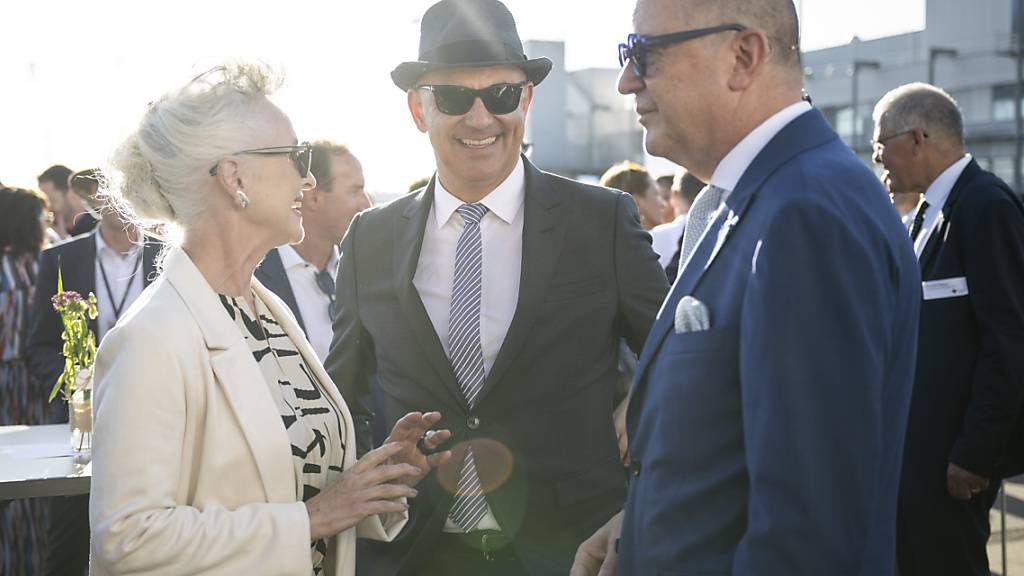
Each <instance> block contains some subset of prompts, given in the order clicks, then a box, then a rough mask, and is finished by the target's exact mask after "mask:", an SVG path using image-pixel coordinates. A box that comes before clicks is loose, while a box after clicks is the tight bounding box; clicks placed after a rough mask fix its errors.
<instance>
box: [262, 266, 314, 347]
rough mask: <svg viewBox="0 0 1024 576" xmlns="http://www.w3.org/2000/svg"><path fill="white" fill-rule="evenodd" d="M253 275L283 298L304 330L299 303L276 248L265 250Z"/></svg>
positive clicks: (304, 325)
mask: <svg viewBox="0 0 1024 576" xmlns="http://www.w3.org/2000/svg"><path fill="white" fill-rule="evenodd" d="M254 275H255V276H256V279H257V280H259V281H260V282H261V283H262V284H263V285H264V286H266V287H267V288H269V289H270V291H271V292H273V293H274V294H277V295H278V297H280V298H281V300H284V303H285V304H287V305H288V308H290V309H291V311H292V314H294V315H295V319H296V320H298V321H299V327H301V328H302V331H303V332H305V331H306V324H305V323H304V322H303V321H302V314H301V313H300V312H299V304H298V301H296V300H295V292H294V291H293V290H292V283H291V282H290V281H289V280H288V271H287V270H285V269H284V263H283V262H281V253H280V252H278V250H277V248H274V249H272V250H271V251H270V252H267V255H266V257H265V258H263V262H260V265H259V266H258V267H257V268H256V272H255V273H254Z"/></svg>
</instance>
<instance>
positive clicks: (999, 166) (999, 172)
mask: <svg viewBox="0 0 1024 576" xmlns="http://www.w3.org/2000/svg"><path fill="white" fill-rule="evenodd" d="M992 173H993V174H995V175H996V176H999V177H1000V178H1002V179H1003V182H1006V183H1007V184H1009V185H1010V186H1013V156H998V157H996V158H993V159H992Z"/></svg>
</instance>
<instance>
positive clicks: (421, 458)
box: [384, 412, 452, 486]
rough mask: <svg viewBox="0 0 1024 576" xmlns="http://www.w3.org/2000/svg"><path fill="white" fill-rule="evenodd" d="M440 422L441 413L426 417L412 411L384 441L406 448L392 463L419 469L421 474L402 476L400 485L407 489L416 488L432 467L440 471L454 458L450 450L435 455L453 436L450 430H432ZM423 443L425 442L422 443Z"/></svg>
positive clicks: (392, 458)
mask: <svg viewBox="0 0 1024 576" xmlns="http://www.w3.org/2000/svg"><path fill="white" fill-rule="evenodd" d="M440 421H441V413H440V412H427V413H426V414H423V413H420V412H410V413H408V414H406V415H405V416H402V418H401V420H399V421H398V422H395V427H394V428H393V429H392V430H391V434H390V435H389V436H388V439H387V440H385V441H384V442H385V444H387V443H390V442H395V443H398V444H400V445H401V446H402V449H401V450H399V451H398V452H396V453H395V455H394V456H392V457H391V459H390V460H389V462H390V463H392V464H396V463H404V464H409V465H411V466H415V467H416V469H417V470H418V471H419V473H418V474H416V475H414V476H404V477H402V479H400V480H399V482H402V483H403V484H405V485H407V486H415V485H416V484H417V483H419V481H420V480H422V479H423V477H424V476H426V475H427V474H428V473H429V472H430V469H431V468H436V467H437V466H438V465H440V464H443V463H445V462H447V461H448V459H449V458H451V457H452V453H451V451H450V450H445V451H444V452H436V453H434V450H437V448H438V447H439V446H441V445H442V444H444V443H445V442H447V441H448V439H449V438H451V437H452V433H451V432H450V431H448V430H436V431H435V430H430V427H431V426H433V425H434V424H437V423H438V422H440ZM421 440H422V443H420V441H421ZM421 448H422V449H421ZM424 452H427V453H429V455H428V454H426V453H424Z"/></svg>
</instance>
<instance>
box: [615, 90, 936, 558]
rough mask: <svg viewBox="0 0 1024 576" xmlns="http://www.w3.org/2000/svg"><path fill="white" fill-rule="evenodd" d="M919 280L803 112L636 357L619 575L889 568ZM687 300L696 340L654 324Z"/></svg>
mask: <svg viewBox="0 0 1024 576" xmlns="http://www.w3.org/2000/svg"><path fill="white" fill-rule="evenodd" d="M920 294H921V283H920V274H919V272H918V266H917V261H916V259H915V257H914V253H913V249H912V247H911V245H910V242H909V241H908V238H907V231H906V229H905V228H903V227H902V226H901V224H900V222H899V218H898V217H897V215H896V212H895V211H894V209H893V207H892V205H891V203H890V202H889V199H888V197H887V196H886V194H885V192H884V191H883V189H882V187H881V185H880V183H879V181H878V178H876V177H875V176H874V174H872V173H871V171H870V170H869V169H868V168H867V167H866V166H865V165H864V164H863V163H862V162H861V161H860V160H858V159H857V158H856V157H855V156H854V155H853V153H851V152H850V150H849V149H848V148H847V147H846V146H845V145H844V144H843V143H842V142H841V141H840V140H839V138H838V137H837V136H836V134H835V132H833V131H832V129H831V128H830V127H829V126H828V124H827V123H826V122H825V119H824V117H823V116H822V115H821V114H820V113H819V112H818V111H817V110H812V111H810V112H807V113H805V114H803V115H801V116H799V117H798V118H797V119H795V120H794V121H792V122H791V123H790V124H789V125H787V126H786V127H785V128H784V129H783V130H782V131H781V132H780V133H779V134H777V135H776V136H775V138H774V139H772V141H771V142H769V144H768V145H767V146H766V147H765V148H764V150H762V151H761V153H760V154H758V156H757V157H756V158H755V159H754V161H753V163H752V164H751V165H750V167H749V168H748V169H747V170H746V172H745V173H744V174H743V176H742V178H741V179H740V181H739V183H738V184H737V186H736V189H735V190H733V191H732V193H731V195H730V196H729V198H728V200H727V202H726V205H725V207H724V208H723V209H722V210H721V211H720V212H719V214H718V216H717V217H716V219H715V221H714V222H713V223H712V225H711V227H710V228H709V230H708V233H707V234H706V235H705V237H704V240H703V241H702V242H701V243H700V244H699V245H698V247H697V248H696V249H695V252H694V255H693V257H692V261H691V263H690V264H689V265H688V266H687V267H686V269H685V270H684V272H683V274H682V276H681V277H680V278H679V280H678V282H677V283H676V285H675V286H674V287H673V289H672V291H671V292H670V294H669V297H668V299H667V301H666V303H665V305H664V306H663V309H662V311H661V312H660V313H659V316H658V319H657V320H656V322H655V324H654V327H653V328H652V330H651V334H650V335H649V336H648V338H647V342H646V345H645V347H644V350H643V353H642V355H641V358H640V365H639V367H638V371H637V381H636V384H635V388H634V393H633V394H634V395H633V399H632V401H631V404H630V407H629V413H628V430H629V438H630V452H631V455H632V456H633V458H634V459H635V460H636V462H637V463H636V465H635V466H634V468H633V474H634V476H633V478H632V481H631V483H630V488H629V496H628V500H627V504H626V512H625V519H624V523H623V529H622V536H621V538H622V539H621V542H620V556H619V574H620V575H624V576H649V575H655V574H702V575H711V574H769V575H777V574H786V575H803V574H806V575H812V574H815V575H816V574H829V575H830V576H842V575H847V574H850V575H854V574H856V575H864V576H868V575H871V576H877V575H880V574H889V573H891V572H892V568H893V564H894V553H895V523H896V495H897V487H898V482H899V472H900V459H901V455H902V446H903V434H904V429H905V426H906V421H907V412H908V405H909V401H910V393H911V383H912V380H913V372H914V359H915V353H916V347H917V322H918V309H919V305H920ZM686 295H691V296H693V297H694V298H696V299H698V300H700V301H702V302H703V303H704V304H705V305H706V306H707V307H708V309H709V311H710V319H711V328H710V329H708V330H706V331H699V332H684V333H680V334H677V333H675V331H674V327H673V319H674V315H675V309H676V305H677V303H678V302H679V301H680V299H681V298H682V297H683V296H686Z"/></svg>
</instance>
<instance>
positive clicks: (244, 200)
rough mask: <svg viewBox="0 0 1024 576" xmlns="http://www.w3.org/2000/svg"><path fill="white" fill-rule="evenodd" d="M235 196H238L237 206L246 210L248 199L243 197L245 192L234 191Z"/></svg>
mask: <svg viewBox="0 0 1024 576" xmlns="http://www.w3.org/2000/svg"><path fill="white" fill-rule="evenodd" d="M235 194H238V204H239V205H240V206H241V207H242V210H245V209H246V208H248V207H249V204H250V202H249V197H248V196H246V195H245V192H242V191H241V190H235Z"/></svg>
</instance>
